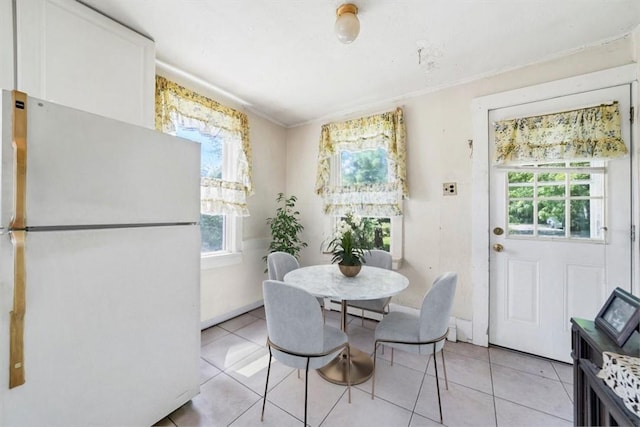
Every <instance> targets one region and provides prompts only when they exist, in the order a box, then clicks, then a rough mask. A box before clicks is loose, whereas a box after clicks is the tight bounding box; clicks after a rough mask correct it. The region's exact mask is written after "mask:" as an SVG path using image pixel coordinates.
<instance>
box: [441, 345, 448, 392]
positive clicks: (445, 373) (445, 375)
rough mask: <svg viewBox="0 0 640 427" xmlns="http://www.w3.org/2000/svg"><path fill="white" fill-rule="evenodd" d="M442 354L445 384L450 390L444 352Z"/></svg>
mask: <svg viewBox="0 0 640 427" xmlns="http://www.w3.org/2000/svg"><path fill="white" fill-rule="evenodd" d="M440 354H441V355H442V369H443V370H444V384H445V386H446V387H447V390H449V380H448V379H447V365H446V364H445V363H444V350H440Z"/></svg>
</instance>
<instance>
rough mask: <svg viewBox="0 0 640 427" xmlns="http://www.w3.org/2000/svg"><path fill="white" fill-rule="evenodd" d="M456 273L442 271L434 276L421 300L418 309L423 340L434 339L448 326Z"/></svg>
mask: <svg viewBox="0 0 640 427" xmlns="http://www.w3.org/2000/svg"><path fill="white" fill-rule="evenodd" d="M457 281H458V275H457V274H456V273H451V272H449V273H444V274H443V275H441V276H439V277H438V278H436V280H435V281H434V282H433V286H432V287H431V289H430V290H429V292H427V294H426V295H425V296H424V299H423V300H422V309H421V310H420V339H421V340H423V341H427V340H432V339H436V338H438V337H440V336H442V334H444V333H445V332H446V330H447V328H448V327H449V316H451V309H452V307H453V297H454V296H455V293H456V282H457Z"/></svg>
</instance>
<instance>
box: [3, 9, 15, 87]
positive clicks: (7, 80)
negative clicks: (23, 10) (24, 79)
mask: <svg viewBox="0 0 640 427" xmlns="http://www.w3.org/2000/svg"><path fill="white" fill-rule="evenodd" d="M0 52H2V55H0V89H7V90H8V89H13V55H9V52H13V7H12V2H11V0H0Z"/></svg>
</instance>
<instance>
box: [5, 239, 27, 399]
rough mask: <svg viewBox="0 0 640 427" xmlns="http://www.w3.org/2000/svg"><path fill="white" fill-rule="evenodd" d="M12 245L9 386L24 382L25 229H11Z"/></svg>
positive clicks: (12, 386)
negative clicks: (12, 278)
mask: <svg viewBox="0 0 640 427" xmlns="http://www.w3.org/2000/svg"><path fill="white" fill-rule="evenodd" d="M10 234H11V244H12V245H13V277H14V280H13V310H12V311H11V313H10V325H9V331H10V334H9V336H10V338H9V388H14V387H18V386H20V385H22V384H24V382H25V377H24V315H25V312H26V305H27V304H26V281H25V279H26V277H25V275H26V274H25V264H24V262H25V259H24V243H25V242H24V240H25V235H26V231H24V230H16V231H11V233H10Z"/></svg>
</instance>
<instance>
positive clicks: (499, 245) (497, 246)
mask: <svg viewBox="0 0 640 427" xmlns="http://www.w3.org/2000/svg"><path fill="white" fill-rule="evenodd" d="M493 250H494V251H496V252H502V251H503V250H504V246H502V245H501V244H500V243H496V244H495V245H493Z"/></svg>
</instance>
